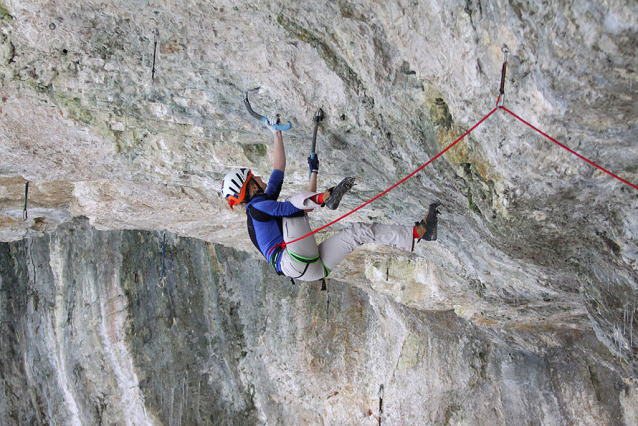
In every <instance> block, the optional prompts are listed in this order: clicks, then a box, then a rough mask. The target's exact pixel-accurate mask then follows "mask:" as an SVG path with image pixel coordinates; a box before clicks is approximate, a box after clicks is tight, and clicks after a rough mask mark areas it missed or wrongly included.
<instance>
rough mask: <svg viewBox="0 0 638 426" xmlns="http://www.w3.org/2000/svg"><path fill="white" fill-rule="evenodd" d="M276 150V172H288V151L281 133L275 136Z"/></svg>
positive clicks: (274, 159)
mask: <svg viewBox="0 0 638 426" xmlns="http://www.w3.org/2000/svg"><path fill="white" fill-rule="evenodd" d="M274 139H275V148H274V152H273V168H274V169H276V170H281V171H282V172H285V171H286V150H285V149H284V138H283V136H282V135H281V131H277V132H275V134H274Z"/></svg>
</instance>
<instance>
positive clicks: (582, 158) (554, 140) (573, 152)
mask: <svg viewBox="0 0 638 426" xmlns="http://www.w3.org/2000/svg"><path fill="white" fill-rule="evenodd" d="M499 108H500V109H502V110H503V111H505V112H507V113H509V114H511V115H512V116H513V117H514V118H516V119H517V120H519V121H521V122H522V123H524V124H526V125H528V126H529V127H531V128H532V129H534V130H535V131H537V132H538V133H540V134H541V135H543V136H545V137H546V138H547V139H549V140H550V141H552V142H554V143H555V144H556V145H558V146H560V147H561V148H563V149H565V150H567V151H569V152H571V153H572V154H574V155H575V156H576V157H578V158H580V159H581V160H584V161H586V162H587V163H589V164H591V165H592V166H594V167H596V168H598V169H600V170H602V171H603V172H605V173H607V174H608V175H609V176H612V177H614V178H616V179H618V180H619V181H621V182H622V183H624V184H627V185H629V186H631V187H632V188H634V189H638V186H636V185H634V184H633V183H631V182H628V181H626V180H625V179H623V178H621V177H619V176H617V175H615V174H613V173H612V172H610V171H609V170H607V169H604V168H602V167H601V166H599V165H598V164H596V163H594V162H593V161H591V160H588V159H587V158H585V157H583V156H582V155H580V154H579V153H577V152H576V151H574V150H572V149H570V148H568V147H566V146H565V145H563V144H562V143H560V142H558V141H557V140H556V139H554V138H552V137H551V136H549V135H547V134H546V133H543V132H542V131H540V130H539V129H537V128H536V127H534V126H533V125H531V124H530V123H528V122H527V121H525V120H523V119H522V118H521V117H519V116H518V115H516V114H514V113H513V112H512V111H510V110H509V109H507V108H505V107H504V106H501V107H499Z"/></svg>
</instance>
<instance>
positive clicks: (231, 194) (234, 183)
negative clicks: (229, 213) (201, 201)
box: [222, 168, 253, 209]
mask: <svg viewBox="0 0 638 426" xmlns="http://www.w3.org/2000/svg"><path fill="white" fill-rule="evenodd" d="M252 177H253V173H252V171H251V170H250V169H245V168H242V169H237V170H233V171H232V172H230V173H228V174H227V175H226V176H224V181H223V182H222V196H223V197H224V198H225V199H226V201H228V205H229V206H230V208H231V209H232V208H233V206H236V205H237V204H239V203H241V202H242V201H244V199H245V198H246V192H247V191H248V182H249V181H250V179H252Z"/></svg>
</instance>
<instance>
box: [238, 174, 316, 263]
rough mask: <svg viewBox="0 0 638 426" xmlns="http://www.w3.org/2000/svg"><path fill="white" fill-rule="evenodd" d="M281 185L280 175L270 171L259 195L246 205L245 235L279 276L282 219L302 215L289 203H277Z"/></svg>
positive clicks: (281, 176)
mask: <svg viewBox="0 0 638 426" xmlns="http://www.w3.org/2000/svg"><path fill="white" fill-rule="evenodd" d="M283 182H284V172H283V171H281V170H277V169H275V170H273V172H272V174H271V175H270V179H269V180H268V186H267V187H266V191H265V192H264V193H263V194H259V195H255V196H254V197H253V198H252V200H250V201H249V202H248V204H246V216H247V218H246V224H247V226H248V234H249V235H250V239H251V240H252V242H253V244H254V245H255V247H257V250H259V251H260V252H261V254H262V255H263V256H264V257H265V258H266V260H267V261H268V262H270V264H271V265H272V266H273V267H274V268H275V270H276V271H277V273H281V256H280V254H281V250H280V249H275V250H273V248H275V247H277V246H278V245H279V244H281V243H282V242H283V241H284V238H283V232H282V226H281V222H282V218H284V217H293V216H299V215H303V214H304V211H303V210H300V209H298V208H297V207H295V206H293V205H292V203H290V202H289V201H277V198H279V193H280V192H281V187H282V185H283Z"/></svg>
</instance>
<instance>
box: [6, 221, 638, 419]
mask: <svg viewBox="0 0 638 426" xmlns="http://www.w3.org/2000/svg"><path fill="white" fill-rule="evenodd" d="M166 241H167V243H166V249H165V261H164V262H165V266H164V271H165V279H164V280H163V281H162V280H160V274H161V264H162V256H161V253H160V251H159V250H158V248H159V247H160V246H161V244H162V234H160V233H155V232H141V231H97V230H95V229H94V228H92V227H90V226H89V225H88V223H87V221H86V220H76V221H73V222H71V223H70V224H65V225H62V226H61V227H59V228H58V230H57V231H56V232H55V233H54V234H52V235H50V236H45V237H41V238H32V239H28V240H23V241H21V242H16V243H11V244H8V243H2V244H1V245H0V270H1V272H2V293H1V294H2V311H1V312H2V315H1V316H0V320H1V324H2V334H1V336H2V353H1V355H2V359H3V363H2V365H1V366H0V374H1V377H2V379H3V381H2V386H3V395H4V398H3V400H2V401H3V402H2V405H0V418H1V419H2V423H3V424H53V423H55V424H166V425H169V424H264V423H269V424H377V422H378V420H377V418H378V415H379V403H380V401H379V389H380V387H381V385H383V393H382V397H383V414H382V416H383V417H382V420H383V421H384V422H385V423H386V424H449V423H451V424H511V423H512V422H516V423H517V424H538V423H540V424H566V423H567V424H569V423H587V424H622V423H623V422H626V423H627V424H631V423H632V422H633V421H635V419H636V414H637V412H636V405H635V404H634V403H635V388H634V386H633V385H632V384H631V382H630V383H626V382H625V381H624V380H623V377H629V376H631V372H630V371H629V370H630V369H629V368H628V367H627V366H622V365H620V364H618V363H610V358H609V354H608V350H607V348H605V347H604V346H603V345H602V344H601V343H600V342H599V341H598V340H597V338H596V336H595V335H594V333H593V332H592V331H579V330H564V331H561V332H556V331H553V330H550V331H547V330H542V329H540V330H539V329H534V330H504V329H498V328H495V327H479V326H476V325H473V324H472V323H471V322H469V321H467V320H464V319H462V318H459V317H458V316H457V315H456V314H455V313H454V312H452V311H447V312H428V311H424V310H420V309H416V308H409V307H406V306H405V305H404V304H402V303H399V302H397V301H396V300H394V298H393V297H391V296H388V295H383V294H381V293H379V292H374V291H365V290H363V289H360V288H357V287H353V286H351V285H349V284H346V283H343V282H341V281H339V280H330V282H329V288H328V292H322V291H320V286H318V285H310V284H302V285H297V286H292V285H291V284H290V282H288V281H287V280H286V279H284V278H277V279H273V276H272V272H271V270H270V267H269V266H268V265H267V264H266V263H265V262H262V261H259V260H256V259H253V258H251V257H250V256H248V255H247V254H245V253H243V252H240V251H237V250H235V249H231V248H224V247H222V246H217V245H213V244H209V243H204V242H202V241H201V240H196V239H190V238H180V237H178V236H176V235H173V234H169V235H168V236H167V238H166ZM327 298H328V299H329V302H330V303H329V305H328V304H327V303H326V301H327Z"/></svg>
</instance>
